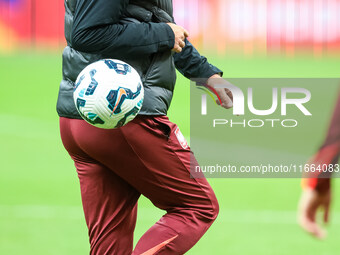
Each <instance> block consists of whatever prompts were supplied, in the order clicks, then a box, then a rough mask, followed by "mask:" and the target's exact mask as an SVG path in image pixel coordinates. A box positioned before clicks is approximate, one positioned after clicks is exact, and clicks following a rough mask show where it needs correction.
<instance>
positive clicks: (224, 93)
mask: <svg viewBox="0 0 340 255" xmlns="http://www.w3.org/2000/svg"><path fill="white" fill-rule="evenodd" d="M216 92H217V93H218V95H219V97H220V99H221V102H222V104H221V106H222V107H223V108H226V109H230V108H232V107H233V100H232V99H231V97H230V96H229V95H228V93H229V92H230V91H229V90H228V89H225V88H218V89H216Z"/></svg>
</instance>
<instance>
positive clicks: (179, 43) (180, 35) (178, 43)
mask: <svg viewBox="0 0 340 255" xmlns="http://www.w3.org/2000/svg"><path fill="white" fill-rule="evenodd" d="M167 24H168V25H169V26H170V27H171V29H172V31H173V32H174V34H175V45H174V47H173V49H172V50H173V51H175V52H177V53H180V52H181V51H182V49H183V48H184V47H185V42H184V40H185V38H187V37H188V36H189V33H188V31H187V30H185V29H184V28H183V27H181V26H178V25H176V24H173V23H167Z"/></svg>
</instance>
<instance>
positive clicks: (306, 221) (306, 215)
mask: <svg viewBox="0 0 340 255" xmlns="http://www.w3.org/2000/svg"><path fill="white" fill-rule="evenodd" d="M328 205H329V203H324V197H323V196H320V194H318V193H317V192H316V191H315V190H312V189H307V190H305V191H303V193H302V196H301V199H300V202H299V210H298V222H299V225H300V226H301V227H302V229H304V230H305V231H306V232H308V233H310V234H311V235H313V236H314V237H316V238H318V239H324V238H325V237H326V235H327V232H326V231H325V230H324V229H323V228H321V227H320V225H319V224H318V223H317V221H316V219H317V217H316V214H317V212H318V210H319V209H320V208H321V207H322V206H324V207H325V211H324V220H328V209H329V208H328Z"/></svg>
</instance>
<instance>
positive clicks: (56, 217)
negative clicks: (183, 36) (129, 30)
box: [0, 0, 340, 255]
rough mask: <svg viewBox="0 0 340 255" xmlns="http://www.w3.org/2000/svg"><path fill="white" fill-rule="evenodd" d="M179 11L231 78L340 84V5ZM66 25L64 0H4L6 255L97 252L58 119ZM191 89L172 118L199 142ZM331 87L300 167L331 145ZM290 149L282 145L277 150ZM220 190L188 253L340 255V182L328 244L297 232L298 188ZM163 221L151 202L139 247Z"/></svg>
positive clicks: (282, 3) (0, 23) (261, 4)
mask: <svg viewBox="0 0 340 255" xmlns="http://www.w3.org/2000/svg"><path fill="white" fill-rule="evenodd" d="M174 7H175V8H174V13H175V18H176V22H177V23H178V24H180V25H182V26H184V27H185V28H186V29H187V30H189V32H190V40H191V41H192V42H193V43H194V45H196V47H197V48H198V49H199V50H200V52H201V53H202V54H204V55H206V56H207V57H208V58H209V61H210V62H211V63H213V64H215V65H217V66H218V67H219V68H221V69H222V70H223V71H224V76H225V77H227V78H228V77H230V78H249V77H250V78H267V77H268V78H274V77H275V78H286V77H290V78H338V77H339V75H340V60H339V55H340V19H339V15H340V0H186V1H181V0H174ZM63 16H64V6H63V1H62V0H49V1H44V0H0V75H1V94H0V98H1V100H0V119H1V125H0V159H1V161H0V162H1V163H0V176H1V177H0V229H1V231H0V254H5V255H7V254H44V255H46V254H51V255H52V254H53V255H54V254H56V255H57V254H58V255H59V254H65V255H66V254H72V255H76V254H88V251H89V245H88V238H87V229H86V225H85V220H84V217H83V213H82V209H81V200H80V192H79V183H78V179H77V175H76V171H75V169H74V167H73V162H72V161H71V160H70V159H69V157H68V155H67V153H66V151H65V150H64V148H63V146H62V144H61V141H60V138H59V131H58V116H57V114H56V111H55V104H56V99H57V93H58V87H59V83H60V80H61V54H62V49H63V47H64V46H65V40H64V37H63V32H64V24H63V18H64V17H63ZM189 84H190V83H189V81H187V80H186V79H184V78H183V77H181V76H180V75H179V78H178V84H177V88H176V91H175V97H174V101H173V103H172V106H171V109H170V112H169V117H170V119H171V120H172V121H173V122H176V123H178V125H179V126H180V128H181V129H182V132H183V134H184V135H185V136H186V137H187V138H188V139H189V137H190V123H189V119H190V118H189V112H190V111H189V107H190V105H189V100H188V98H189V96H190V93H189ZM320 86H323V88H324V89H322V90H321V92H320V94H318V95H312V100H313V105H314V108H315V109H317V108H318V106H319V105H321V106H322V108H320V111H322V114H320V115H321V117H320V119H319V120H318V122H317V124H316V125H315V126H313V127H309V129H312V130H313V131H314V133H312V132H307V133H308V136H306V137H301V136H299V139H300V140H299V144H298V146H299V147H298V148H299V155H297V156H299V157H301V158H304V159H306V160H307V159H308V158H309V157H310V156H311V155H313V153H314V152H315V151H316V150H317V148H318V146H319V145H320V143H321V142H322V139H323V137H324V134H325V132H326V130H327V125H328V121H329V118H330V115H331V113H332V110H333V106H334V103H335V99H336V94H337V87H336V86H333V87H327V86H325V85H323V84H320ZM228 114H229V115H230V116H231V113H228ZM309 131H310V130H309ZM238 135H239V136H240V137H242V132H240V133H239V134H238ZM235 140H237V139H235ZM240 140H242V139H240ZM286 140H287V137H278V139H277V140H276V141H275V144H276V145H277V144H280V141H281V142H285V144H287V141H286ZM234 143H235V141H234ZM242 143H243V145H244V143H246V141H243V140H242ZM276 147H278V148H277V151H276V152H277V153H276V155H280V153H281V152H282V153H285V155H287V153H296V150H295V148H292V149H290V148H289V147H288V146H285V147H284V148H281V149H280V146H276ZM244 157H247V154H246V153H244ZM198 160H199V159H198ZM230 160H231V159H230ZM226 161H228V155H226ZM210 183H211V184H212V186H213V187H214V189H215V192H216V195H217V197H218V199H219V201H220V207H221V212H220V216H219V218H218V220H217V222H216V223H215V224H214V225H213V226H212V227H211V229H210V230H209V231H208V232H207V234H206V235H205V236H204V237H203V238H202V240H201V241H200V242H199V243H198V244H197V245H196V246H195V247H194V248H193V249H192V251H190V252H189V253H188V254H208V253H210V254H233V255H235V254H236V255H237V254H240V255H241V254H242V255H243V254H261V255H263V254H269V255H272V254H274V255H276V254H278V255H280V254H284V255H285V254H325V255H328V254H329V255H333V254H338V250H339V248H340V247H339V244H338V237H339V235H340V203H339V202H340V201H339V199H337V198H338V197H339V194H340V190H339V189H338V187H337V186H338V185H336V184H337V183H339V182H338V181H337V180H334V184H335V185H334V187H335V189H334V204H333V207H332V215H331V223H330V225H329V226H328V230H329V236H328V238H327V239H326V240H324V241H317V240H315V239H313V238H312V237H310V236H308V235H307V234H305V233H304V232H303V231H302V230H300V228H299V227H298V226H297V224H296V216H295V211H296V207H297V203H298V200H299V195H300V192H301V188H300V180H299V179H228V178H225V179H210ZM163 213H164V212H162V211H160V210H158V209H156V208H154V207H153V205H152V204H151V203H150V202H149V201H148V200H146V199H145V198H141V200H140V203H139V216H138V222H137V227H136V231H135V238H136V240H138V238H139V237H140V236H141V235H142V234H143V232H145V231H146V230H147V229H148V228H149V227H150V226H151V225H152V224H153V223H154V222H156V221H157V220H158V218H159V217H160V216H161V215H162V214H163Z"/></svg>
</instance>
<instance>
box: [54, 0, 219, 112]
mask: <svg viewBox="0 0 340 255" xmlns="http://www.w3.org/2000/svg"><path fill="white" fill-rule="evenodd" d="M166 22H173V15H172V1H171V0H130V1H129V0H120V1H119V0H65V38H66V41H67V46H66V48H65V49H64V52H63V80H62V82H61V84H60V89H59V96H58V102H57V111H58V114H59V116H62V117H68V118H81V117H80V116H79V114H78V112H77V110H76V108H75V106H74V103H73V98H72V97H73V86H74V81H75V80H76V78H77V76H78V74H79V73H80V71H81V70H82V69H83V68H84V67H85V66H87V65H88V64H90V63H92V62H95V61H97V60H99V59H103V58H115V59H120V60H123V61H125V62H127V63H129V64H130V65H132V66H133V67H134V68H135V69H136V70H137V71H138V72H139V74H140V76H141V77H142V81H143V86H144V90H145V91H144V92H145V95H144V103H143V107H142V109H141V111H140V114H144V115H165V114H166V113H167V110H168V108H169V106H170V102H171V99H172V95H173V90H174V86H175V82H176V72H175V67H176V68H177V69H178V70H179V71H180V72H181V73H182V74H183V75H184V76H186V77H187V78H189V79H190V78H209V77H210V76H211V75H213V74H215V73H221V71H220V70H219V69H218V68H216V67H214V66H212V65H210V64H209V63H208V62H207V59H206V58H205V57H203V56H200V54H199V53H198V52H197V50H196V49H195V48H194V47H193V46H192V45H191V43H190V42H189V41H187V40H186V46H185V47H184V49H183V51H182V52H181V53H178V54H173V53H172V52H171V49H172V47H173V45H174V34H173V32H172V30H171V28H170V27H169V26H168V25H167V24H165V23H166Z"/></svg>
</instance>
